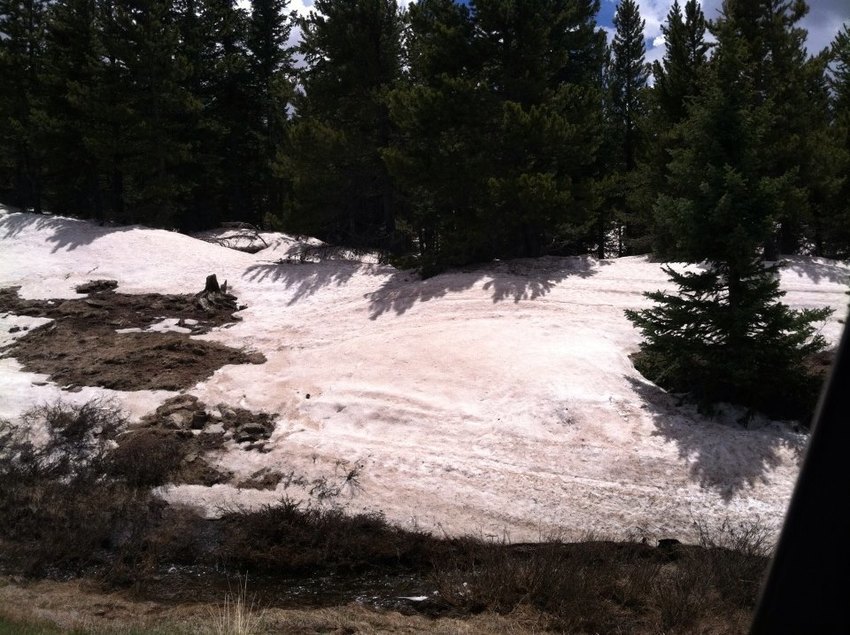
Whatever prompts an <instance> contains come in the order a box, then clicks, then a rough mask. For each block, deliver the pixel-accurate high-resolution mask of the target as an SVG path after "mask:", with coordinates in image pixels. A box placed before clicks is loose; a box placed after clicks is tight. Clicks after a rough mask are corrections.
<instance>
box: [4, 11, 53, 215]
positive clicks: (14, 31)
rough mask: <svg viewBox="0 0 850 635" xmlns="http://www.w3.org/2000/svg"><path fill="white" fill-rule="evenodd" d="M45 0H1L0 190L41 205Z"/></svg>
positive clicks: (25, 203)
mask: <svg viewBox="0 0 850 635" xmlns="http://www.w3.org/2000/svg"><path fill="white" fill-rule="evenodd" d="M46 10H47V3H46V2H45V1H44V0H2V1H0V77H2V78H3V90H2V95H0V121H2V122H3V123H2V125H0V193H2V194H3V196H4V198H7V199H8V200H9V201H10V202H12V203H13V204H15V205H21V206H24V207H32V208H34V209H35V210H37V211H40V210H41V202H42V195H43V194H42V189H43V183H42V163H43V160H44V155H45V148H44V146H43V145H42V144H41V143H40V142H39V139H38V118H39V115H40V111H41V108H42V102H43V96H44V95H43V85H42V82H41V69H42V65H43V62H44V22H45V14H46Z"/></svg>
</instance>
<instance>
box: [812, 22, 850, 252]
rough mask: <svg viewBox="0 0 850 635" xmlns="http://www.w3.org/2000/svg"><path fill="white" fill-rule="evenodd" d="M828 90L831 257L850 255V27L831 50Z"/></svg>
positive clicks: (827, 238) (827, 233)
mask: <svg viewBox="0 0 850 635" xmlns="http://www.w3.org/2000/svg"><path fill="white" fill-rule="evenodd" d="M828 87H829V95H830V104H829V105H830V124H829V127H828V128H827V134H826V138H825V139H821V145H820V147H821V148H822V149H824V150H825V151H827V152H828V153H829V154H828V156H827V157H826V158H825V159H824V161H823V163H822V169H824V170H827V169H830V170H831V173H832V174H833V175H834V182H833V185H834V187H833V189H832V191H831V196H830V197H829V201H828V203H827V205H825V210H824V212H823V213H822V214H821V216H820V217H819V219H818V220H819V221H820V223H819V230H820V231H819V236H821V244H820V251H821V252H822V253H823V254H824V255H827V256H831V257H839V258H846V257H848V255H850V176H848V175H850V26H848V25H847V24H845V25H844V27H843V28H842V29H841V31H840V32H839V33H838V35H836V37H835V40H833V42H832V45H831V46H830V49H829V73H828Z"/></svg>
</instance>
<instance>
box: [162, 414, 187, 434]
mask: <svg viewBox="0 0 850 635" xmlns="http://www.w3.org/2000/svg"><path fill="white" fill-rule="evenodd" d="M192 416H193V415H192V413H191V412H189V411H188V410H178V411H177V412H172V413H171V414H169V415H167V416H166V417H165V419H164V421H163V423H164V424H165V427H167V428H173V429H174V430H185V429H186V428H188V427H189V424H191V422H192Z"/></svg>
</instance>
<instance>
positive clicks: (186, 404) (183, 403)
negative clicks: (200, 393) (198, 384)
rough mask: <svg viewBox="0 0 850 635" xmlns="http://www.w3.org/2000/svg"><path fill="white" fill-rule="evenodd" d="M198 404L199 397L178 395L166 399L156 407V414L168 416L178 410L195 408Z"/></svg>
mask: <svg viewBox="0 0 850 635" xmlns="http://www.w3.org/2000/svg"><path fill="white" fill-rule="evenodd" d="M197 406H198V398H197V397H195V396H193V395H178V396H177V397H172V398H171V399H168V400H166V401H165V402H163V404H162V405H161V406H160V407H159V408H157V409H156V414H157V415H159V416H160V417H164V416H167V415H169V414H171V413H172V412H177V411H178V410H195V408H196V407H197Z"/></svg>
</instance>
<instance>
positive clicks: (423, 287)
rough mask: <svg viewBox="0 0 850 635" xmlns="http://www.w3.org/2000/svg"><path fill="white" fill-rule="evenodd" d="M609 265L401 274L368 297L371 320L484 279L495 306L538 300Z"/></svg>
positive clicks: (527, 263)
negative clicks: (428, 275)
mask: <svg viewBox="0 0 850 635" xmlns="http://www.w3.org/2000/svg"><path fill="white" fill-rule="evenodd" d="M608 264H611V263H610V262H609V261H605V260H596V259H595V258H592V257H590V256H578V257H570V258H556V257H543V258H522V259H517V260H508V261H504V262H494V263H489V264H487V265H481V266H478V267H474V268H465V269H461V270H453V271H448V272H445V273H442V274H440V275H437V276H434V277H433V278H428V279H426V280H421V279H420V278H419V277H418V276H417V275H416V274H414V273H412V272H410V271H398V272H396V273H393V274H392V275H391V276H390V277H389V278H388V279H387V280H386V281H385V282H384V283H383V284H382V285H381V287H380V288H379V289H378V290H377V291H374V292H372V293H370V294H368V295H367V298H368V299H369V305H370V315H369V317H370V319H372V320H375V319H377V318H379V317H380V316H381V315H383V314H385V313H389V312H390V311H392V312H394V313H395V314H396V315H402V314H403V313H405V312H406V311H408V310H409V309H410V308H412V307H413V306H414V305H415V304H416V303H418V302H428V301H429V300H433V299H435V298H441V297H443V296H446V295H448V294H450V293H458V292H461V291H465V290H467V289H471V288H472V287H473V286H475V284H477V283H478V282H479V281H480V280H482V279H485V278H488V280H487V281H486V282H485V283H484V285H483V286H482V289H484V290H485V291H489V292H491V294H492V299H493V302H494V303H497V302H503V301H507V300H513V301H514V303H518V302H520V301H523V300H536V299H537V298H540V297H542V296H545V295H546V294H548V293H549V292H550V291H551V290H552V288H553V287H555V285H557V284H558V283H559V282H562V281H563V280H565V279H566V278H570V277H579V278H589V277H591V276H593V275H595V274H596V273H598V272H599V270H600V268H601V267H603V266H605V265H608Z"/></svg>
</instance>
